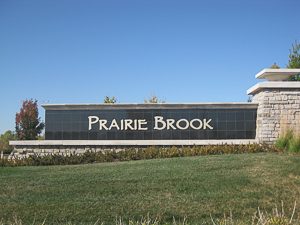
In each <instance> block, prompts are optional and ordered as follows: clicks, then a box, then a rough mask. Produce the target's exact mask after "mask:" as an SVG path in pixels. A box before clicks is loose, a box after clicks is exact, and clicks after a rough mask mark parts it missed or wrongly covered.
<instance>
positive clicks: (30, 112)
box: [16, 99, 45, 140]
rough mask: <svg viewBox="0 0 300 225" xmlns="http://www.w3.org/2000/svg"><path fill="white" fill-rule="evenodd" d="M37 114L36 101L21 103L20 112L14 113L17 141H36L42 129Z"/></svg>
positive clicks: (41, 123) (42, 124)
mask: <svg viewBox="0 0 300 225" xmlns="http://www.w3.org/2000/svg"><path fill="white" fill-rule="evenodd" d="M44 126H45V124H44V123H43V122H41V118H40V117H39V112H38V104H37V100H32V99H30V100H25V101H23V104H22V107H21V109H20V112H18V113H16V135H17V138H18V139H19V140H36V139H37V138H38V135H39V134H40V133H41V132H42V130H43V129H44Z"/></svg>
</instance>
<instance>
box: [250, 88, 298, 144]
mask: <svg viewBox="0 0 300 225" xmlns="http://www.w3.org/2000/svg"><path fill="white" fill-rule="evenodd" d="M253 102H254V103H258V110H257V131H256V137H257V139H258V140H259V142H264V143H268V144H273V143H274V142H275V141H276V139H277V138H278V137H279V136H280V135H281V134H284V133H285V132H287V131H288V130H293V132H294V133H297V134H300V88H299V89H265V90H262V91H260V92H258V93H256V94H255V95H254V96H253Z"/></svg>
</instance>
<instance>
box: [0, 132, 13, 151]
mask: <svg viewBox="0 0 300 225" xmlns="http://www.w3.org/2000/svg"><path fill="white" fill-rule="evenodd" d="M13 140H16V134H15V133H14V132H13V131H11V130H8V131H6V132H5V133H4V134H2V135H0V152H3V153H4V154H10V153H11V152H12V150H13V146H10V145H9V141H13Z"/></svg>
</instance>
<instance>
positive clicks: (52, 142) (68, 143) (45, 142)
mask: <svg viewBox="0 0 300 225" xmlns="http://www.w3.org/2000/svg"><path fill="white" fill-rule="evenodd" d="M252 143H257V141H256V140H255V139H231V140H40V141H10V142H9V144H10V145H13V146H47V145H48V146H85V145H87V146H91V145H95V146H150V145H159V146H167V145H169V146H174V145H177V146H181V145H187V146H188V145H222V144H233V145H242V144H252Z"/></svg>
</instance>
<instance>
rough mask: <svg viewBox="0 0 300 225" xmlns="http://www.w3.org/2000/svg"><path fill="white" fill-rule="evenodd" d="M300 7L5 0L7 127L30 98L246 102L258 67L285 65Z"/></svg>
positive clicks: (0, 52)
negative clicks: (153, 98) (157, 97)
mask: <svg viewBox="0 0 300 225" xmlns="http://www.w3.org/2000/svg"><path fill="white" fill-rule="evenodd" d="M299 9H300V1H299V0H280V1H279V0H277V1H276V0H274V1H273V0H272V1H271V0H265V1H261V0H251V1H248V0H227V1H223V0H206V1H201V0H197V1H191V0H180V1H176V0H136V1H132V0H119V1H117V0H109V1H100V0H98V1H84V0H81V1H76V0H68V1H66V0H56V1H53V0H49V1H46V0H44V1H41V0H37V1H31V0H27V1H15V0H1V1H0V78H1V87H0V96H1V99H0V101H1V102H0V104H1V110H0V133H2V132H4V131H5V130H8V129H14V119H15V113H16V112H17V111H18V110H19V109H20V106H21V103H22V100H24V99H29V98H34V99H37V100H38V102H39V104H45V103H52V104H54V103H101V102H102V101H103V98H104V96H106V95H108V96H116V97H117V99H118V101H119V102H121V103H142V102H143V101H144V99H145V98H147V97H150V96H151V95H157V96H159V97H160V98H162V99H164V100H166V101H167V102H170V103H178V102H240V101H242V102H244V101H246V100H247V98H248V97H247V95H246V90H247V89H248V88H249V87H251V86H252V85H254V84H255V83H256V82H257V81H256V80H255V78H254V75H255V74H256V73H257V72H259V71H260V70H261V69H263V68H265V67H269V66H271V65H272V64H273V63H274V62H277V64H279V65H280V66H281V67H285V66H286V64H287V61H288V54H289V49H290V48H291V45H292V43H293V42H294V41H295V40H300V29H299V21H300V14H299ZM40 114H41V117H42V118H44V110H43V109H42V108H40Z"/></svg>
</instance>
